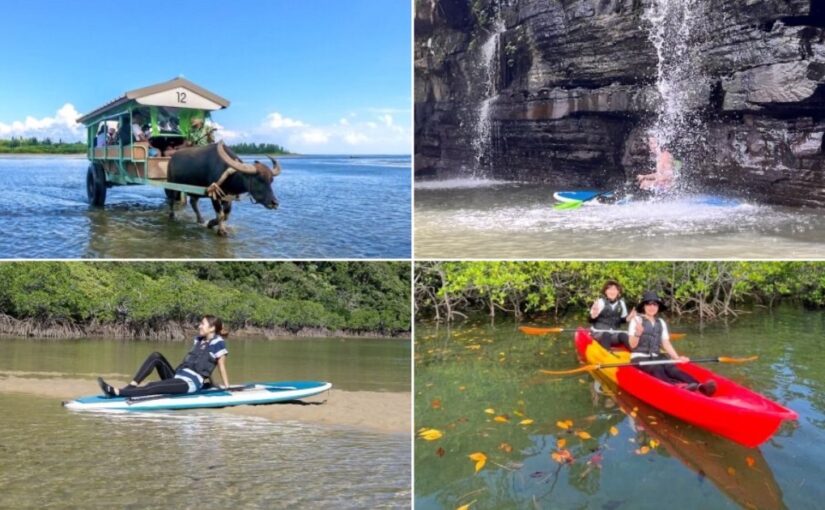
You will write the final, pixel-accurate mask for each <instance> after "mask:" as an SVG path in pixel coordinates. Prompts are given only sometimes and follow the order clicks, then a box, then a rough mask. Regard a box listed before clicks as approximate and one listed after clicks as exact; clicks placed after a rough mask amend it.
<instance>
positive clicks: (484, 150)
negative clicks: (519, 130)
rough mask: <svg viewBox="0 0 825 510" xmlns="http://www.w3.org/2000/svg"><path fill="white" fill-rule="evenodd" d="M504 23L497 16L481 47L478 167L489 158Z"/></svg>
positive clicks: (476, 136)
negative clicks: (481, 82)
mask: <svg viewBox="0 0 825 510" xmlns="http://www.w3.org/2000/svg"><path fill="white" fill-rule="evenodd" d="M504 30H505V27H504V22H503V21H502V20H501V18H499V17H498V16H496V19H495V20H494V22H493V27H492V32H491V33H490V36H489V37H488V39H487V41H486V42H485V43H484V44H483V45H482V46H481V52H480V54H481V62H480V68H481V76H482V78H483V79H484V82H483V84H482V86H483V87H484V89H483V93H482V98H483V99H482V100H481V103H480V104H479V107H478V111H477V112H476V126H475V138H473V149H474V150H475V158H476V167H477V168H478V167H480V166H481V165H482V162H483V161H484V160H485V159H486V158H487V156H489V151H490V142H491V140H490V138H491V134H492V133H491V129H490V128H491V122H490V108H491V106H492V103H493V101H494V100H495V98H496V95H497V94H496V71H497V68H496V56H497V55H498V45H499V40H500V39H501V34H502V33H503V32H504Z"/></svg>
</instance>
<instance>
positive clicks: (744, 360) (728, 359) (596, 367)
mask: <svg viewBox="0 0 825 510" xmlns="http://www.w3.org/2000/svg"><path fill="white" fill-rule="evenodd" d="M757 359H759V356H748V357H747V358H731V357H729V356H719V357H716V358H700V359H692V360H690V363H747V362H749V361H755V360H757ZM679 363H686V362H684V361H679V360H678V359H662V360H655V361H637V362H632V361H631V362H627V363H596V364H594V365H584V366H581V367H579V368H573V369H570V370H539V372H541V373H542V374H546V375H569V374H579V373H581V372H590V371H591V370H600V369H602V368H618V367H633V366H637V367H638V366H645V365H676V364H679Z"/></svg>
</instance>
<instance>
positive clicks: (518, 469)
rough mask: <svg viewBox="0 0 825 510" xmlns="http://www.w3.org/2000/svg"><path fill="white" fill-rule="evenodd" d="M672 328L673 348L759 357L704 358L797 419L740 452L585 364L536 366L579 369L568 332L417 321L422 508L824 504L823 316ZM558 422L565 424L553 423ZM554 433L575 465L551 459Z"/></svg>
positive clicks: (793, 312) (790, 311)
mask: <svg viewBox="0 0 825 510" xmlns="http://www.w3.org/2000/svg"><path fill="white" fill-rule="evenodd" d="M565 326H568V327H571V328H573V329H574V328H575V323H571V324H565ZM672 331H677V332H686V333H687V336H686V338H685V339H684V340H679V341H678V342H676V344H675V346H676V348H677V350H679V352H680V353H684V354H687V355H689V356H694V357H698V356H700V355H701V356H704V355H708V356H713V355H731V356H747V355H758V356H759V357H760V358H759V360H758V361H757V362H754V363H750V364H746V365H737V366H734V365H716V364H714V365H709V367H710V368H712V369H713V370H714V371H716V372H718V373H720V374H722V375H724V376H726V377H729V378H731V379H733V380H735V381H737V382H740V383H742V384H744V385H746V386H747V387H749V388H751V389H753V390H756V391H758V392H760V393H762V394H764V395H766V396H768V397H770V398H772V399H774V400H776V401H778V402H780V403H782V404H784V405H786V406H788V407H790V408H791V409H793V410H794V411H796V412H797V413H799V421H798V422H796V423H786V424H784V425H783V426H782V427H781V428H780V429H779V431H778V432H777V434H776V435H774V436H773V437H772V438H771V439H770V440H768V441H767V442H766V443H764V444H763V445H761V446H760V447H759V448H757V449H749V448H745V447H742V446H739V445H737V444H735V443H733V442H731V441H728V440H726V439H723V438H720V437H717V436H714V435H712V434H710V433H708V432H705V431H703V430H700V429H697V428H695V427H693V426H691V425H688V424H686V423H684V422H681V421H680V420H676V419H673V418H670V417H668V416H665V415H663V414H662V413H661V412H659V411H657V410H655V409H652V408H650V407H649V406H646V405H645V404H644V403H642V402H640V401H638V400H636V399H633V398H632V397H630V396H628V395H626V394H622V395H621V396H616V395H615V393H614V392H612V391H611V388H608V387H606V386H605V385H603V384H596V381H595V379H594V378H593V377H592V376H590V375H589V374H587V373H583V374H578V375H571V376H566V377H548V376H543V375H539V374H538V370H539V369H541V368H548V369H554V370H561V369H566V368H574V367H576V366H578V365H579V363H578V361H577V359H576V354H575V349H574V348H573V338H572V329H571V332H567V333H561V334H556V335H550V336H545V337H538V336H527V335H524V334H521V333H519V332H518V330H517V329H516V325H515V324H513V323H506V322H500V323H499V324H498V325H497V326H495V327H490V326H489V324H488V323H487V322H486V321H485V322H481V323H465V324H464V325H461V326H460V327H455V328H452V330H451V331H448V330H446V329H445V328H441V329H436V328H434V327H432V326H428V325H422V324H418V325H417V327H416V367H415V370H416V381H415V428H416V430H418V429H421V428H423V427H427V428H436V429H438V430H441V431H443V433H444V436H443V437H442V438H441V439H438V440H436V441H425V440H423V439H420V438H417V439H416V440H415V466H416V468H415V505H416V508H417V509H436V508H438V509H441V508H443V509H451V508H456V507H458V506H460V505H463V504H468V503H470V502H473V503H472V505H471V507H470V508H474V509H493V508H495V509H506V508H578V509H584V508H588V509H607V510H624V509H628V510H629V509H634V510H635V509H657V510H658V509H660V508H663V507H668V505H673V506H672V508H714V509H726V508H731V509H732V508H763V509H783V508H793V509H815V508H821V502H822V501H823V500H825V486H823V484H822V483H821V481H822V479H823V468H822V466H821V461H822V459H823V458H825V446H823V445H825V375H824V374H825V355H823V353H822V338H823V337H824V336H825V313H823V312H805V311H801V310H797V309H794V308H782V309H780V310H777V311H775V312H773V313H766V312H765V311H764V310H757V311H756V312H754V313H752V314H749V315H745V316H743V318H741V319H740V320H737V321H735V322H732V323H730V324H729V325H727V326H726V325H724V324H722V323H716V324H713V325H710V326H707V327H706V328H705V329H704V331H700V330H699V329H698V328H697V327H696V326H695V325H692V324H673V326H672ZM485 410H492V411H493V413H492V414H488V412H485ZM632 415H635V416H632ZM496 416H503V417H505V418H506V421H496V420H495V417H496ZM524 419H531V420H533V422H532V423H530V424H527V425H521V424H520V423H521V421H522V420H524ZM565 420H572V422H573V426H572V427H570V429H569V431H568V430H564V429H562V428H560V427H559V426H558V425H557V422H560V421H562V422H563V421H565ZM580 432H586V433H587V434H588V435H589V436H590V437H589V438H587V436H584V438H583V437H582V436H581V435H579V434H578V433H580ZM560 441H562V442H563V445H562V447H561V448H562V449H566V450H568V451H569V452H570V454H571V456H572V458H573V459H574V460H573V462H572V463H565V464H562V463H559V462H557V461H556V460H554V459H553V457H552V454H553V453H558V452H559V451H560V449H559V444H560V443H559V442H560ZM651 441H653V442H652V443H651ZM643 446H646V447H647V449H648V451H646V452H643V451H642V447H643ZM651 446H652V447H651ZM475 452H483V453H485V455H487V457H488V459H487V463H486V465H485V466H484V467H483V469H482V470H481V471H479V472H478V473H477V474H476V473H475V472H474V464H475V463H474V461H472V460H470V459H469V458H468V456H469V455H470V454H472V453H475Z"/></svg>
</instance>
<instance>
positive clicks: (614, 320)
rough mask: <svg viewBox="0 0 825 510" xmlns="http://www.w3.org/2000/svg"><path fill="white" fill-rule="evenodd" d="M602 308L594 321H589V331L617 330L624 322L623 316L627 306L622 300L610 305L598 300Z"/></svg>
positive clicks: (603, 299) (603, 300) (606, 301)
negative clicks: (602, 304)
mask: <svg viewBox="0 0 825 510" xmlns="http://www.w3.org/2000/svg"><path fill="white" fill-rule="evenodd" d="M599 299H600V300H601V301H602V303H604V306H603V307H602V311H601V312H599V315H598V316H597V317H596V318H595V319H591V322H592V323H593V325H592V326H591V327H590V329H591V331H596V332H598V331H613V330H616V329H619V327H620V326H621V325H622V322H624V316H625V315H627V306H625V304H624V300H623V299H621V298H619V299H617V300H616V301H615V302H613V303H611V302H610V301H608V300H607V299H605V298H599Z"/></svg>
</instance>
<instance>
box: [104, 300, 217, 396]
mask: <svg viewBox="0 0 825 510" xmlns="http://www.w3.org/2000/svg"><path fill="white" fill-rule="evenodd" d="M224 336H226V332H224V331H223V323H222V322H221V320H220V319H219V318H217V317H215V316H212V315H205V316H203V318H202V319H201V322H200V324H198V336H196V337H195V340H194V344H193V345H192V349H191V350H190V351H189V353H188V354H187V355H186V357H185V358H184V359H183V361H182V362H181V364H180V365H178V367H177V368H173V367H172V365H171V364H170V363H169V362H168V361H167V360H166V358H165V357H164V356H163V354H161V353H159V352H153V353H152V354H150V355H149V356H148V357H147V358H146V361H144V362H143V365H141V367H140V369H139V370H138V371H137V374H135V377H134V378H133V379H132V382H130V383H129V384H128V385H127V386H124V387H123V388H115V387H114V386H112V385H110V384H108V383H107V382H106V381H104V380H103V378H102V377H98V378H97V383H98V384H99V385H100V389H101V390H103V393H105V394H106V396H108V397H143V396H147V395H167V394H182V393H195V392H197V391H199V390H201V389H202V388H203V387H204V383H205V380H206V379H209V378H210V377H211V375H212V371H213V370H215V368H216V367H217V368H218V369H219V370H220V374H221V379H223V387H224V388H228V387H229V377H228V376H227V375H226V355H227V354H228V353H229V351H227V350H226V341H225V340H224V338H223V337H224ZM154 370H157V373H158V376H159V377H160V380H159V381H152V382H150V383H148V384H145V385H144V386H140V383H141V382H143V380H144V379H146V378H147V377H148V376H149V374H151V373H152V371H154Z"/></svg>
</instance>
